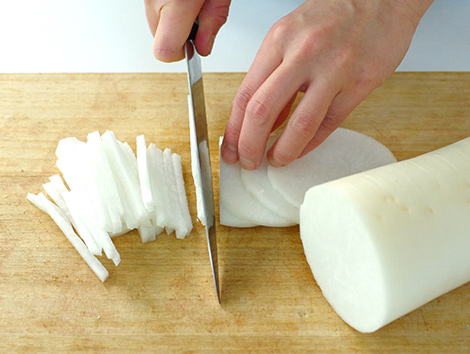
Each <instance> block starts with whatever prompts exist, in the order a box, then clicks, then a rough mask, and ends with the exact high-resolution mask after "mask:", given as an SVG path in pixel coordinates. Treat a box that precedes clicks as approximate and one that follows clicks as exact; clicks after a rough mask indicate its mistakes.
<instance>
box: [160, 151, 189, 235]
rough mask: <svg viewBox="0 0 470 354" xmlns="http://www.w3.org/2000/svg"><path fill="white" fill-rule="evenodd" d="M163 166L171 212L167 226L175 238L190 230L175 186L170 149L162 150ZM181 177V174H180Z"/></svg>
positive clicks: (175, 177) (175, 178)
mask: <svg viewBox="0 0 470 354" xmlns="http://www.w3.org/2000/svg"><path fill="white" fill-rule="evenodd" d="M163 167H164V170H165V176H166V180H167V183H168V190H167V191H168V193H169V194H168V199H169V201H170V203H169V204H168V207H169V208H170V209H169V210H170V213H171V223H170V224H169V225H168V227H169V228H171V229H173V230H174V231H175V234H176V238H180V239H182V238H184V237H185V236H186V235H187V234H188V231H189V232H190V231H191V230H190V229H189V230H188V228H189V225H188V224H187V223H186V221H187V220H186V218H185V215H184V212H183V206H182V205H181V203H180V197H179V192H178V186H177V182H176V180H177V176H176V174H175V170H174V167H173V158H172V154H171V150H170V149H165V150H164V151H163ZM181 177H182V176H181Z"/></svg>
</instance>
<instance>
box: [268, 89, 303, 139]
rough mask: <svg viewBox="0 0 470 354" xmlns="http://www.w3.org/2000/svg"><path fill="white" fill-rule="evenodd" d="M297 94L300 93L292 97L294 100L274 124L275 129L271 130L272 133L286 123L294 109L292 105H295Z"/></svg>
mask: <svg viewBox="0 0 470 354" xmlns="http://www.w3.org/2000/svg"><path fill="white" fill-rule="evenodd" d="M297 94H298V92H296V93H295V94H294V96H292V98H291V99H290V101H289V102H288V103H287V105H286V106H285V107H284V108H283V109H282V112H281V114H280V115H279V117H277V119H276V121H275V122H274V125H273V127H272V128H271V133H272V132H274V131H275V130H276V129H277V128H279V127H280V126H281V125H282V124H283V123H284V122H285V120H286V119H287V118H288V117H289V114H290V112H291V109H292V105H293V104H294V101H295V99H296V98H297Z"/></svg>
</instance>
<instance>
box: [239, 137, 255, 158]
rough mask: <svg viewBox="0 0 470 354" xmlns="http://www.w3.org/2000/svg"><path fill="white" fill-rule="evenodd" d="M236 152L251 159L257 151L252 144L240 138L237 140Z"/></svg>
mask: <svg viewBox="0 0 470 354" xmlns="http://www.w3.org/2000/svg"><path fill="white" fill-rule="evenodd" d="M238 153H239V155H240V156H243V157H244V158H246V159H248V160H251V158H252V157H253V156H255V155H256V153H257V151H256V149H255V147H254V146H253V144H251V143H250V142H248V141H246V140H245V139H240V140H239V141H238Z"/></svg>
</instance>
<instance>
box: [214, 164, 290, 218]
mask: <svg viewBox="0 0 470 354" xmlns="http://www.w3.org/2000/svg"><path fill="white" fill-rule="evenodd" d="M219 173H220V178H219V181H220V182H219V183H220V185H219V189H220V212H221V213H223V212H224V211H228V212H229V213H230V214H232V215H233V216H235V217H236V218H238V219H241V220H246V221H247V223H251V224H254V225H263V226H273V227H283V226H290V225H293V224H294V223H292V222H291V221H289V220H287V219H285V218H283V217H282V216H280V215H278V214H275V213H273V212H272V211H270V210H269V209H266V208H265V207H264V206H263V205H261V204H260V203H259V202H258V201H257V200H256V199H255V198H253V196H252V195H251V194H250V193H249V192H248V191H247V190H246V188H245V186H244V185H243V182H242V179H241V166H240V164H239V163H236V164H231V165H229V164H227V163H225V162H224V161H223V159H222V158H220V172H219ZM224 218H225V216H224V215H223V214H222V215H221V216H220V219H221V223H222V221H223V220H224Z"/></svg>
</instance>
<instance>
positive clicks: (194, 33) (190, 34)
mask: <svg viewBox="0 0 470 354" xmlns="http://www.w3.org/2000/svg"><path fill="white" fill-rule="evenodd" d="M198 28H199V25H198V24H197V22H194V23H193V27H192V28H191V33H189V37H188V39H190V40H192V41H193V40H194V38H196V33H197V30H198Z"/></svg>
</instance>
